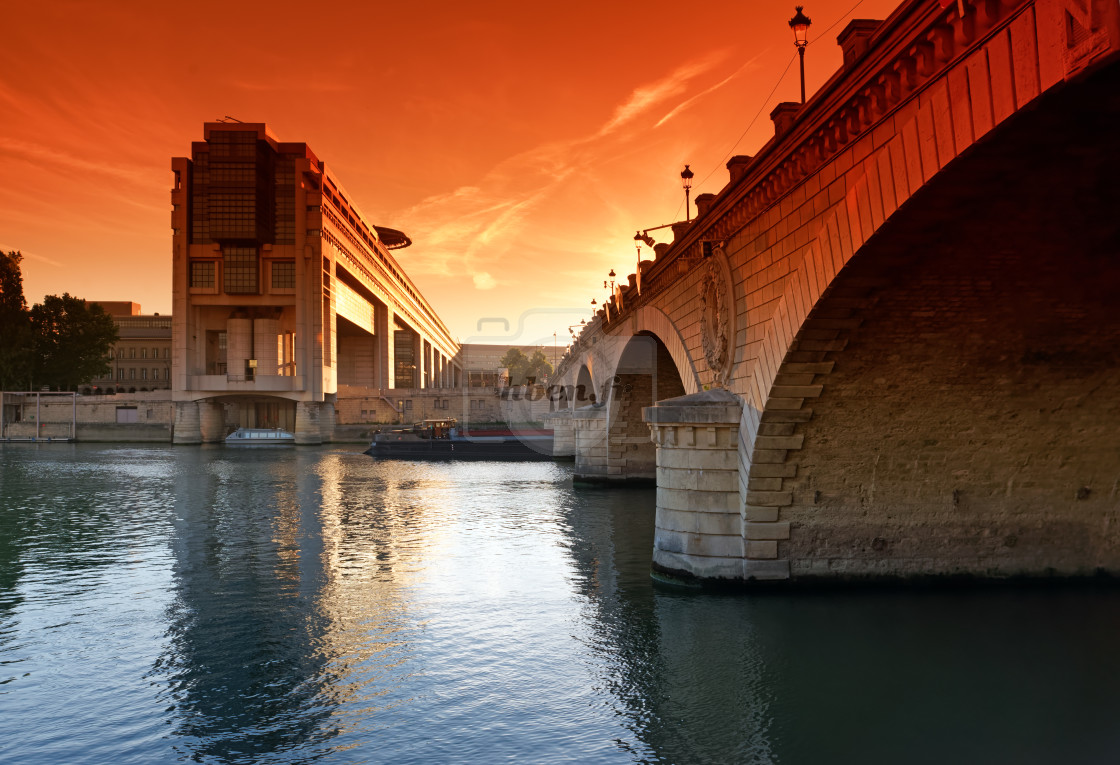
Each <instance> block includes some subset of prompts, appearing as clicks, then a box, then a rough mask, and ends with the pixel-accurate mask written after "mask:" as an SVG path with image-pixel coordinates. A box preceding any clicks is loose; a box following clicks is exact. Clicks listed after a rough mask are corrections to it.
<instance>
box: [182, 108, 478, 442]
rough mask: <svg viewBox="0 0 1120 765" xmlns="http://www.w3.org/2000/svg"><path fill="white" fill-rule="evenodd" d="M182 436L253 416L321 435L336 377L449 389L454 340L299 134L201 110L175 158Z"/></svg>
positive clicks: (399, 241) (248, 422) (382, 232)
mask: <svg viewBox="0 0 1120 765" xmlns="http://www.w3.org/2000/svg"><path fill="white" fill-rule="evenodd" d="M172 169H173V171H174V173H175V186H174V188H173V189H172V191H171V202H172V206H173V212H172V214H171V219H172V229H173V232H174V234H173V244H172V249H173V259H174V264H173V271H174V277H173V314H174V323H173V337H174V339H173V352H172V389H173V397H174V400H175V402H176V412H175V441H176V442H179V443H194V442H199V441H216V440H220V439H221V438H222V437H223V436H224V435H225V432H224V431H225V427H224V425H223V416H222V412H223V406H222V405H223V404H229V403H234V404H236V405H237V406H238V410H239V420H240V423H241V424H242V425H245V426H262V427H263V426H279V427H284V428H288V429H291V430H293V431H294V432H295V434H296V439H297V441H298V442H301V443H318V442H319V441H321V440H323V439H324V438H329V437H330V433H331V431H332V429H333V422H334V405H335V401H336V396H337V391H338V386H339V385H354V386H366V387H373V388H377V389H384V390H388V389H393V388H410V389H414V388H420V389H423V388H429V387H455V386H457V385H459V384H460V380H461V367H460V366H459V365H458V364H457V363H456V362H455V361H454V359H455V357H456V355H457V354H458V352H459V344H458V343H457V342H456V341H455V340H454V339H453V338H452V337H451V334H450V332H449V331H448V329H447V327H446V326H445V325H444V323H443V321H441V320H440V318H439V316H438V315H437V314H436V312H435V310H434V309H433V308H432V307H431V305H429V303H428V302H427V301H426V300H425V299H424V297H423V295H421V294H420V290H419V289H418V288H417V287H416V285H415V284H414V283H413V282H412V280H411V279H410V278H409V277H408V275H407V274H405V272H404V269H403V268H402V267H401V266H400V264H399V263H398V262H397V261H396V259H395V258H394V257H393V255H392V253H391V251H392V250H396V249H399V248H402V247H407V246H408V245H410V244H411V241H410V240H409V238H408V237H407V236H406V235H405V234H403V233H402V232H400V231H396V230H394V229H390V228H385V227H382V226H376V225H374V224H372V223H370V222H369V221H368V220H367V219H366V218H365V216H364V215H362V213H361V212H360V211H359V210H358V208H357V206H356V205H355V203H354V199H353V197H351V196H350V195H349V194H348V193H347V192H346V191H345V189H344V188H343V187H342V184H341V183H340V182H339V180H338V178H337V176H335V175H334V173H333V172H331V171H330V170H328V169H327V166H326V163H325V162H323V161H322V160H321V159H319V158H318V157H317V156H316V155H315V153H314V152H313V151H312V150H311V148H310V147H309V146H308V145H307V144H305V143H282V142H280V141H279V140H277V138H276V137H275V136H274V135H273V134H272V133H271V132H270V131H269V130H268V129H267V128H266V127H265V125H264V124H262V123H224V122H216V123H206V125H205V127H204V134H203V140H202V141H199V142H196V143H194V144H192V146H191V156H190V157H189V158H188V157H179V158H175V159H173V160H172Z"/></svg>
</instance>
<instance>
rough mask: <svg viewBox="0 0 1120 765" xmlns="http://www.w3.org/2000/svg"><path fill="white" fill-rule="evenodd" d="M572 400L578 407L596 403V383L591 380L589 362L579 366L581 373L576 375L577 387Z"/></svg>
mask: <svg viewBox="0 0 1120 765" xmlns="http://www.w3.org/2000/svg"><path fill="white" fill-rule="evenodd" d="M571 401H572V403H573V404H574V405H575V406H577V407H578V406H587V405H588V404H594V403H595V401H596V396H595V385H594V383H592V381H591V370H590V369H589V368H588V367H587V364H583V365H581V366H580V368H579V374H578V375H576V389H575V393H574V395H573V396H572V397H571Z"/></svg>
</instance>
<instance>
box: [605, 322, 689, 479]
mask: <svg viewBox="0 0 1120 765" xmlns="http://www.w3.org/2000/svg"><path fill="white" fill-rule="evenodd" d="M684 394H685V388H684V382H683V381H682V378H681V374H680V370H678V369H677V365H676V363H675V362H674V361H673V356H672V354H671V353H670V352H669V349H668V348H667V347H665V343H663V342H662V341H661V339H660V338H659V337H657V335H655V334H653V333H652V332H639V333H638V334H636V335H634V336H633V337H631V338H630V339H629V340H628V341H627V343H626V347H625V348H624V349H623V351H622V355H621V356H620V357H619V360H618V366H617V367H616V368H615V374H614V376H613V377H612V378H611V380H610V383H609V390H608V391H607V393H606V396H607V400H608V404H609V412H608V415H607V416H608V420H607V465H608V471H609V470H610V468H612V467H619V468H621V476H622V477H623V478H624V479H625V480H626V481H629V482H648V483H651V484H652V483H654V482H655V481H656V479H657V447H656V445H655V444H654V443H653V441H652V439H651V438H650V432H649V426H648V425H647V424H646V423H645V420H644V419H643V418H642V409H643V408H645V407H647V406H654V405H655V404H656V403H657V402H658V401H662V400H664V399H667V398H676V397H677V396H683V395H684Z"/></svg>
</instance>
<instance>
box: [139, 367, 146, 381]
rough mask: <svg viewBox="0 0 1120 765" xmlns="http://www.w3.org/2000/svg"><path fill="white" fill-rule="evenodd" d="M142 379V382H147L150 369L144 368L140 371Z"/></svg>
mask: <svg viewBox="0 0 1120 765" xmlns="http://www.w3.org/2000/svg"><path fill="white" fill-rule="evenodd" d="M140 379H141V380H147V379H148V368H147V367H144V368H143V369H141V370H140Z"/></svg>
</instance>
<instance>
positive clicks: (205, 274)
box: [191, 260, 217, 289]
mask: <svg viewBox="0 0 1120 765" xmlns="http://www.w3.org/2000/svg"><path fill="white" fill-rule="evenodd" d="M216 265H217V264H216V263H215V262H214V261H213V260H192V261H191V286H192V287H208V288H210V289H213V288H214V286H215V276H214V274H215V273H216V270H217V269H216V268H215V266H216Z"/></svg>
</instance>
